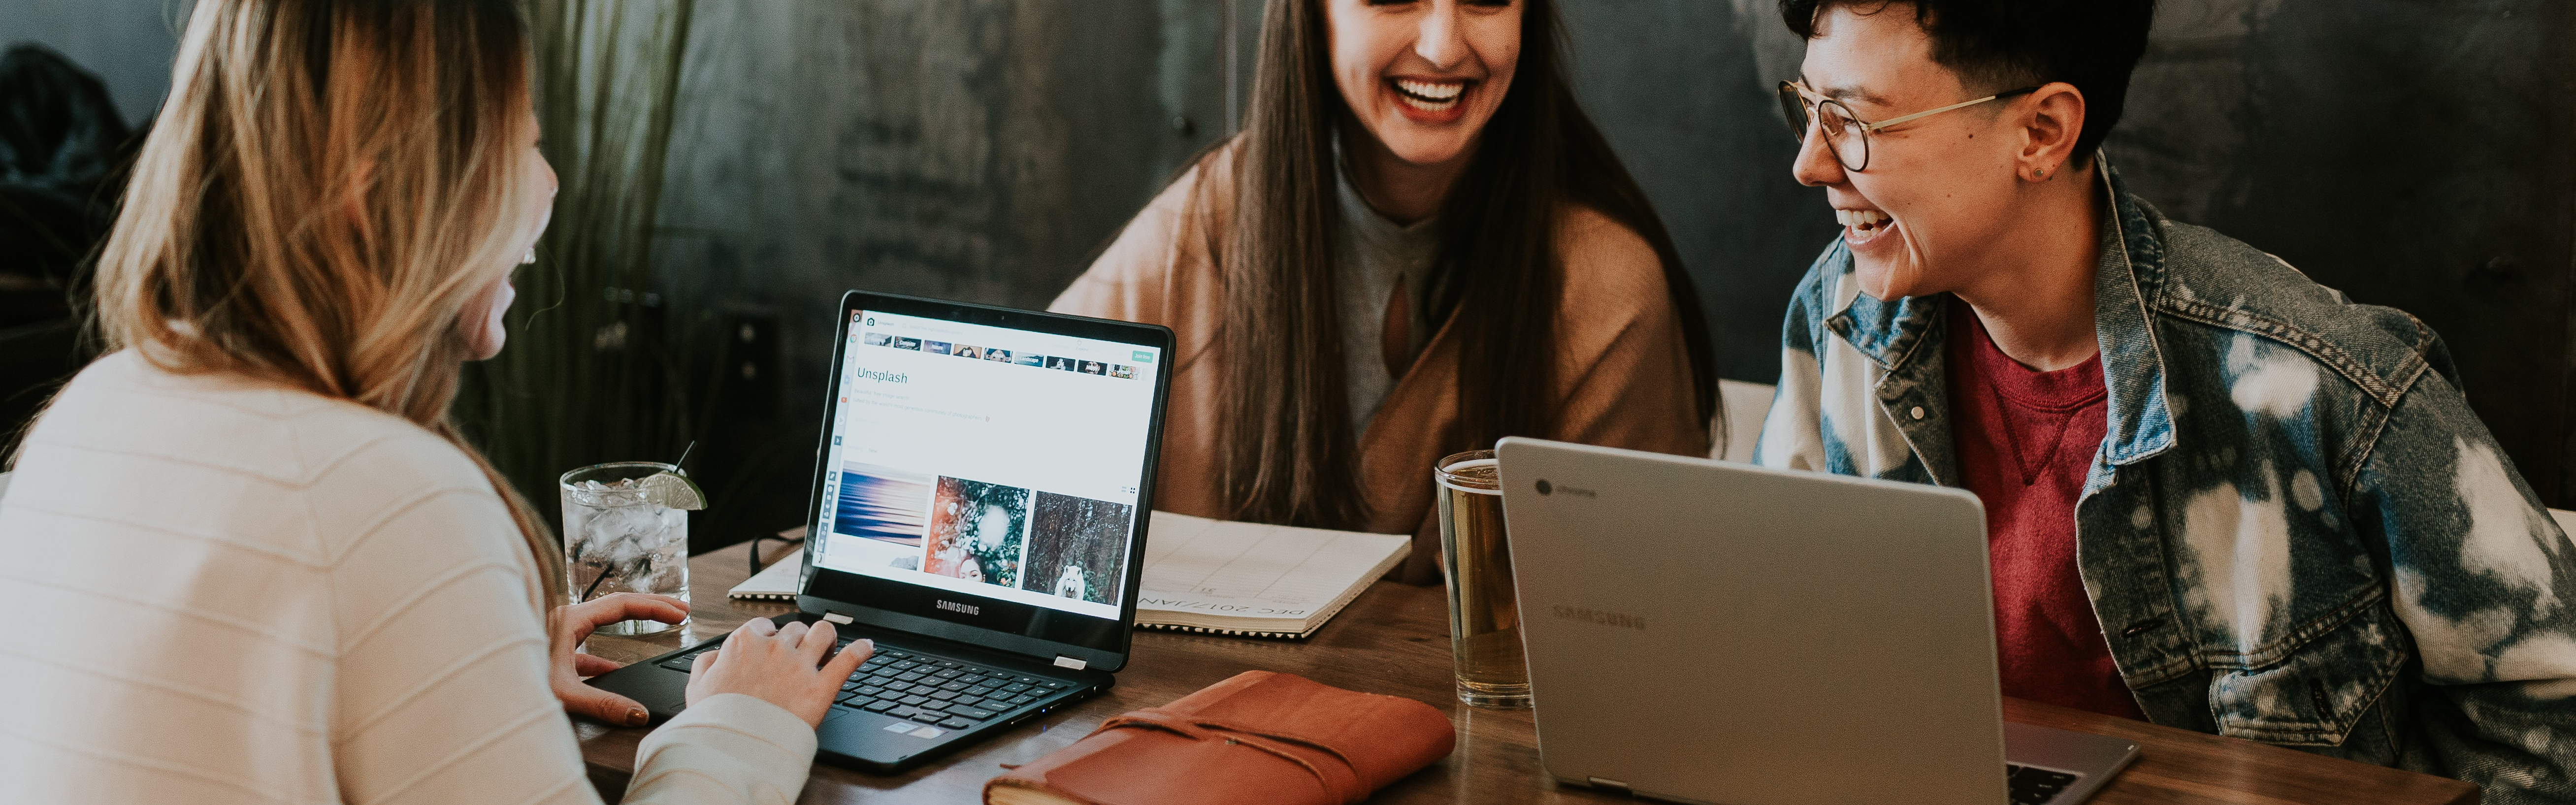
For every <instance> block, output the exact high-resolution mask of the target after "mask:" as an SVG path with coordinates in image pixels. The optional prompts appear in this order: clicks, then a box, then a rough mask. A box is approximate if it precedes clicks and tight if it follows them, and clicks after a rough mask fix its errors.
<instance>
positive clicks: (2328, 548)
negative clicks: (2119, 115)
mask: <svg viewBox="0 0 2576 805" xmlns="http://www.w3.org/2000/svg"><path fill="white" fill-rule="evenodd" d="M2098 164H2101V165H2102V166H2103V170H2102V172H2101V175H2102V176H2103V182H2104V189H2105V191H2106V192H2107V193H2108V195H2109V198H2110V199H2111V205H2112V214H2110V215H2107V216H2106V217H2105V221H2104V227H2103V228H2104V230H2105V231H2104V232H2103V233H2102V247H2101V255H2102V256H2101V260H2100V262H2099V263H2098V265H2097V266H2096V267H2095V269H2094V271H2095V279H2094V286H2095V287H2094V296H2095V300H2094V317H2095V324H2096V328H2097V330H2098V332H2099V338H2100V341H2101V349H2102V367H2103V372H2104V374H2105V376H2106V377H2105V379H2106V385H2107V387H2108V390H2109V402H2108V405H2107V406H2106V407H2107V408H2108V415H2109V417H2110V423H2109V428H2108V431H2107V434H2106V435H2105V436H2104V438H2103V440H2102V444H2101V447H2100V448H2099V449H2098V450H2096V451H2095V452H2094V454H2093V463H2092V468H2091V471H2090V473H2089V474H2088V475H2087V476H2086V478H2085V481H2084V487H2083V492H2082V493H2081V496H2080V497H2079V498H2078V503H2077V505H2076V514H2075V526H2076V527H2075V531H2076V536H2075V547H2076V556H2077V564H2078V566H2079V570H2080V573H2081V575H2082V577H2083V580H2084V589H2085V592H2086V593H2088V594H2089V596H2090V597H2091V599H2092V602H2093V611H2094V614H2095V615H2097V616H2098V617H2099V618H2100V620H2101V623H2102V625H2103V635H2104V639H2105V640H2106V641H2107V642H2108V643H2109V645H2110V649H2111V655H2112V657H2113V658H2114V659H2115V661H2116V662H2117V663H2118V665H2119V669H2120V675H2121V677H2122V679H2123V680H2125V681H2126V682H2127V684H2128V686H2129V688H2130V690H2131V691H2132V692H2133V693H2135V695H2136V696H2137V700H2138V705H2139V707H2140V708H2141V709H2143V710H2144V711H2145V712H2146V714H2147V717H2148V718H2149V719H2151V720H2153V721H2154V722H2156V723H2158V724H2165V725H2170V726H2175V727H2183V728H2187V729H2195V730H2200V731H2202V732H2212V733H2217V734H2220V735H2228V736H2233V737H2238V738H2247V739H2252V740H2256V741H2262V742H2266V743H2272V744H2279V745H2283V746H2291V747H2297V748H2300V749H2304V750H2307V751H2311V752H2316V753H2319V754H2325V755H2333V756H2337V757H2344V758H2350V759H2353V760H2359V761H2364V762H2368V763H2376V764H2382V765H2389V766H2398V767H2402V768H2407V769H2413V770H2417V771H2424V772H2429V773H2433V774H2440V775H2444V776H2450V777H2457V778H2460V779H2463V780H2467V781H2469V782H2472V783H2476V784H2478V785H2481V786H2484V787H2486V790H2487V794H2486V802H2488V803H2490V804H2491V805H2493V804H2495V803H2526V802H2565V801H2571V800H2576V780H2571V774H2576V699H2572V698H2570V697H2571V696H2576V546H2571V545H2570V543H2569V542H2568V539H2567V536H2566V534H2565V533H2563V532H2562V531H2560V530H2559V526H2558V525H2557V523H2556V522H2555V521H2554V520H2552V519H2551V517H2550V515H2549V514H2548V512H2547V510H2546V509H2544V508H2543V507H2542V506H2541V505H2540V503H2539V500H2538V498H2537V497H2536V496H2535V495H2533V493H2532V491H2531V488H2530V487H2529V486H2528V485H2526V484H2525V483H2524V482H2523V480H2522V477H2521V476H2520V475H2519V474H2518V473H2516V472H2515V471H2514V469H2513V467H2512V465H2511V463H2510V462H2509V461H2508V460H2507V459H2506V458H2505V456H2504V453H2503V451H2502V450H2499V449H2497V447H2496V443H2495V440H2494V438H2493V437H2492V436H2490V435H2489V434H2488V433H2487V429H2486V427H2485V426H2484V425H2483V424H2481V423H2480V422H2479V421H2478V418H2477V416H2476V415H2474V414H2472V413H2470V411H2469V407H2468V404H2467V402H2466V399H2465V398H2464V397H2463V396H2462V394H2461V390H2460V385H2459V377H2458V374H2457V372H2456V371H2455V370H2454V369H2453V367H2452V365H2451V360H2450V356H2449V353H2448V352H2447V351H2446V350H2445V349H2444V347H2443V346H2442V342H2441V340H2440V338H2438V337H2436V336H2435V335H2434V334H2433V331H2432V330H2431V329H2429V328H2427V327H2425V325H2424V323H2423V322H2421V321H2417V320H2416V319H2415V317H2413V316H2410V315H2407V314H2406V313H2404V312H2401V311H2398V310H2394V309H2391V308H2385V307H2375V306H2370V305H2358V304H2353V303H2352V302H2351V301H2350V300H2348V299H2346V298H2344V296H2343V295H2342V294H2341V293H2339V292H2336V291H2334V290H2332V289H2328V288H2325V287H2323V286H2320V285H2318V284H2316V283H2314V282H2310V281H2309V280H2308V279H2307V277H2305V276H2303V275H2301V274H2300V273H2299V272H2298V271H2297V270H2295V269H2293V268H2291V267H2290V266H2289V264H2287V263H2285V262H2283V261H2281V260H2280V259H2279V258H2276V257H2273V256H2271V255H2268V254H2265V253H2263V252H2261V251H2257V250H2255V249H2254V248H2252V247H2250V246H2247V245H2245V244H2243V243H2240V242H2237V241H2235V240H2233V239H2230V238H2228V237H2226V236H2224V235H2220V234H2218V233H2217V232H2213V231H2211V230H2209V229H2206V228H2202V227H2198V226H2192V225H2189V224H2181V223H2175V222H2172V221H2168V220H2166V219H2165V218H2164V216H2163V215H2161V214H2159V213H2157V212H2156V210H2155V208H2153V207H2150V206H2148V205H2147V203H2146V202H2144V201H2142V200H2139V199H2138V198H2136V197H2134V196H2131V195H2129V194H2128V192H2127V190H2126V189H2125V187H2124V185H2123V184H2122V183H2121V181H2120V179H2119V177H2118V176H2117V175H2116V174H2114V173H2113V172H2112V171H2111V170H2110V167H2109V164H2108V163H2107V162H2101V163H2098ZM1945 302H1946V300H1944V299H1942V298H1940V297H1937V296H1934V297H1918V298H1908V299H1898V300H1893V301H1882V300H1879V299H1875V298H1871V297H1870V296H1868V295H1867V294H1864V293H1862V292H1861V290H1860V287H1859V282H1858V281H1857V280H1856V278H1855V277H1854V275H1853V273H1852V259H1851V254H1850V252H1848V251H1846V250H1845V249H1844V247H1843V245H1842V244H1841V242H1840V241H1839V240H1837V241H1836V242H1835V243H1834V244H1833V245H1832V246H1830V247H1828V248H1827V249H1826V250H1825V252H1824V255H1823V256H1821V257H1819V258H1817V260H1816V262H1815V265H1814V266H1813V267H1811V268H1810V269H1809V270H1808V272H1807V276H1806V278H1805V279H1804V280H1802V281H1801V282H1800V283H1799V285H1798V290H1797V295H1796V297H1795V298H1794V299H1792V300H1791V302H1790V307H1789V314H1788V317H1787V321H1786V323H1785V324H1784V325H1783V327H1782V331H1781V341H1782V343H1781V360H1780V363H1781V366H1780V369H1781V371H1780V385H1779V390H1778V391H1777V393H1776V396H1775V397H1774V399H1773V402H1772V406H1771V412H1770V415H1769V418H1768V419H1766V420H1765V421H1764V423H1763V427H1762V438H1761V441H1760V442H1759V444H1758V445H1757V447H1756V449H1755V458H1754V460H1755V461H1756V462H1758V463H1760V464H1763V465H1766V466H1771V467H1781V468H1792V469H1806V470H1817V471H1823V472H1833V473H1840V474H1845V475H1860V476H1868V477H1875V478H1886V479H1892V480H1899V481H1911V482H1916V483H1933V484H1947V485H1954V486H1955V485H1957V484H1958V483H1959V476H1958V472H1957V469H1956V466H1955V464H1954V461H1953V458H1952V455H1953V452H1952V447H1951V435H1950V434H1951V430H1950V419H1949V417H1950V412H1949V402H1948V401H1949V394H1948V388H1949V384H1948V381H1947V379H1946V376H1945V368H1944V367H1943V365H1942V363H1943V359H1942V356H1943V354H1944V352H1943V349H1942V339H1943V338H1945V337H1947V335H1948V333H1947V328H1946V326H1945V318H1946V317H1944V316H1943V315H1941V312H1942V310H1943V309H1944V307H1945V305H1944V303H1945Z"/></svg>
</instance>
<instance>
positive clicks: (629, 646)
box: [574, 543, 2478, 805]
mask: <svg viewBox="0 0 2576 805" xmlns="http://www.w3.org/2000/svg"><path fill="white" fill-rule="evenodd" d="M749 550H750V549H749V548H748V547H746V546H742V545H736V546H734V547H731V548H725V549H721V550H717V551H712V552H709V553H707V554H705V555H702V556H699V557H697V558H695V559H691V560H690V562H689V572H690V575H689V590H690V600H691V601H692V602H694V606H695V608H694V619H693V620H692V621H691V622H690V623H689V625H688V626H686V627H684V628H681V629H675V630H671V631H669V632H664V633H662V634H659V635H653V636H650V637H640V638H635V637H613V636H606V635H602V636H596V637H592V638H591V639H590V651H591V653H593V654H597V655H600V656H603V657H608V658H610V659H614V660H617V661H618V662H634V661H636V660H640V659H644V658H646V657H650V656H653V655H656V654H660V653H662V652H665V651H669V650H671V649H674V648H678V647H679V646H680V645H682V644H683V643H684V642H696V641H699V640H704V639H707V638H709V637H715V636H718V635H722V634H724V633H726V632H728V631H731V630H732V629H733V628H734V627H736V626H739V625H741V624H742V623H743V621H745V620H748V619H750V618H754V617H767V616H770V615H777V614H780V613H784V612H787V611H788V610H789V609H791V608H792V606H791V605H789V604H787V603H784V602H778V603H769V602H750V601H741V602H737V601H729V600H727V599H726V598H725V590H727V589H729V588H731V587H732V586H733V585H735V584H737V583H739V582H741V581H742V580H743V578H744V577H745V576H746V575H748V570H749V569H748V568H747V567H746V566H745V554H746V553H747V552H748V551H749ZM771 550H772V552H774V553H776V554H779V555H782V556H784V555H788V554H789V552H790V550H791V549H790V548H784V547H777V546H776V545H775V543H772V548H771ZM1448 630H1449V622H1448V612H1447V602H1446V601H1445V600H1443V597H1442V594H1441V591H1440V589H1439V588H1437V587H1431V588H1423V587H1412V586H1407V585H1403V584H1397V583H1393V582H1380V583H1379V584H1377V585H1376V586H1375V587H1372V588H1370V589H1369V590H1368V591H1367V592H1366V593H1363V594H1361V596H1360V598H1359V600H1357V601H1354V602H1352V604H1351V606H1350V608H1349V609H1346V610H1344V611H1343V612H1342V614H1341V615H1340V616H1338V617H1336V618H1334V620H1333V622H1332V623H1330V624H1328V625H1326V626H1325V627H1324V629H1323V630H1322V631H1320V632H1318V633H1316V635H1315V636H1314V637H1313V638H1311V639H1308V640H1305V641H1299V642H1291V641H1276V640H1259V639H1248V638H1229V637H1217V636H1211V635H1194V634H1175V633H1168V632H1158V631H1152V630H1144V631H1139V632H1138V633H1137V635H1136V644H1135V650H1134V655H1133V656H1132V657H1131V659H1130V660H1129V663H1128V665H1127V670H1125V671H1123V672H1120V673H1119V674H1118V685H1117V686H1116V687H1114V688H1111V689H1110V690H1109V692H1108V693H1106V694H1103V695H1101V696H1098V697H1095V698H1093V699H1091V700H1089V701H1085V702H1082V703H1080V704H1077V705H1075V706H1073V707H1072V708H1070V709H1067V710H1063V711H1059V712H1057V713H1054V714H1052V715H1049V716H1046V717H1043V718H1040V719H1037V720H1033V721H1030V722H1028V723H1026V724H1023V725H1021V726H1020V727H1018V728H1017V729H1015V730H1013V731H1012V732H1010V733H1008V734H1006V735H1003V736H1001V737H998V738H994V739H990V740H987V741H985V742H983V743H981V744H977V745H974V746H971V747H968V748H967V749H965V750H964V751H962V752H960V753H958V754H956V755H951V756H949V757H947V758H945V759H943V760H941V761H937V762H933V763H932V764H930V765H928V766H924V767H922V768H919V769H915V770H913V771H912V772H911V773H909V774H904V775H900V776H894V777H879V776H874V775H869V774H862V773H859V772H855V771H851V770H848V769H843V768H839V767H835V766H825V765H820V764H817V765H816V766H815V767H814V774H813V776H812V778H811V779H809V780H808V781H807V782H806V784H805V792H804V797H803V799H802V801H803V802H808V803H845V802H947V803H972V802H980V801H981V799H980V796H981V793H980V792H981V791H982V790H983V785H984V781H985V780H988V779H991V778H992V777H993V776H995V775H998V774H1000V773H1002V765H1001V764H1005V763H1009V764H1018V763H1025V762H1028V761H1030V760H1034V759H1036V758H1038V757H1040V756H1043V755H1045V754H1047V753H1049V752H1053V751H1055V750H1057V749H1059V748H1062V747H1063V746H1064V745H1066V744H1069V743H1072V742H1073V741H1074V740H1075V739H1078V738H1081V737H1082V736H1083V735H1084V734H1085V733H1088V732H1090V731H1091V729H1092V728H1093V727H1095V726H1097V725H1099V723H1100V722H1101V720H1102V719H1105V718H1108V717H1110V716H1113V715H1117V714H1119V713H1123V712H1126V711H1128V710H1134V709H1137V708H1142V707H1151V706H1154V705H1158V704H1162V703H1165V702H1169V701H1171V700H1173V699H1177V698H1180V697H1181V696H1182V695H1184V694H1187V693H1189V692H1191V691H1194V690H1197V689H1199V688H1201V687H1204V686H1207V685H1209V684H1213V683H1215V682H1218V681H1220V680H1223V679H1225V678H1226V677H1230V676H1233V675H1235V674H1236V673H1239V672H1242V671H1245V670H1248V669H1253V668H1261V669H1267V670H1272V671H1284V672H1288V673H1295V674H1300V675H1303V676H1306V677H1308V678H1311V679H1314V680H1316V681H1318V682H1322V683H1325V684H1328V685H1337V686H1341V687H1345V688H1350V689H1352V690H1361V691H1369V692H1373V693H1387V694H1393V695H1397V696H1407V697H1411V698H1414V699H1418V700H1421V701H1423V702H1428V703H1430V704H1431V705H1432V706H1433V707H1438V708H1440V709H1441V710H1443V711H1446V712H1448V713H1449V715H1450V719H1451V721H1452V722H1453V723H1455V724H1456V725H1457V726H1458V749H1457V751H1456V752H1453V753H1451V754H1450V755H1449V757H1448V759H1446V760H1443V761H1441V762H1440V763H1439V764H1438V765H1435V766H1432V767H1431V768H1428V769H1425V770H1423V771H1422V772H1420V773H1418V774H1415V775H1413V776H1412V777H1408V778H1406V779H1405V780H1403V781H1402V782H1399V783H1397V784H1395V785H1394V786H1391V787H1389V788H1387V789H1386V790H1384V791H1381V792H1379V793H1378V795H1377V796H1376V797H1375V798H1374V799H1372V800H1371V801H1372V802H1380V803H1402V802H1476V803H1487V802H1497V803H1499V802H1619V801H1628V800H1629V799H1630V798H1629V797H1628V796H1626V795H1624V794H1610V793H1604V792H1598V791H1594V790H1591V789H1588V788H1582V787H1574V786H1558V785H1556V784H1555V783H1554V782H1552V781H1550V780H1549V779H1548V778H1547V776H1546V775H1545V774H1543V773H1542V772H1541V771H1540V768H1539V762H1538V745H1537V741H1536V737H1535V735H1534V728H1533V725H1532V722H1531V721H1530V714H1529V712H1528V711H1518V712H1496V711H1488V710H1477V709H1473V708H1469V707H1466V706H1463V705H1460V704H1458V702H1457V699H1456V698H1455V697H1454V696H1453V695H1452V693H1451V688H1450V677H1449V662H1450V659H1449V645H1448V643H1449V640H1448ZM2004 718H2006V719H2009V720H2012V721H2018V722H2022V723H2027V724H2042V725H2047V726H2051V727H2060V728H2064V729H2073V730H2083V731H2086V732H2094V733H2100V734H2103V735H2115V736H2119V737H2122V738H2127V739H2130V740H2134V741H2137V742H2138V745H2139V746H2140V748H2141V750H2142V754H2141V756H2140V758H2139V759H2138V761H2137V763H2136V764H2135V765H2132V766H2131V767H2130V768H2129V769H2128V770H2127V771H2125V772H2122V773H2121V774H2120V776H2119V777H2117V778H2114V779H2113V780H2112V781H2111V784H2110V785H2109V786H2106V787H2104V788H2103V789H2102V791H2101V793H2099V794H2097V795H2095V797H2094V798H2093V799H2092V800H2090V802H2092V803H2098V804H2099V805H2146V804H2147V803H2155V804H2156V805H2183V804H2184V803H2248V804H2249V805H2250V804H2252V803H2261V804H2262V805H2291V804H2292V803H2349V802H2374V803H2391V804H2392V805H2397V804H2402V803H2427V805H2431V804H2433V803H2458V804H2459V805H2475V803H2476V802H2477V801H2478V791H2477V788H2476V787H2474V786H2471V785H2469V784H2467V783H2463V782H2459V781H2457V780H2448V779H2443V778H2439V777H2430V776H2426V775H2421V774H2415V773H2412V772H2405V771H2399V770H2396V769H2388V768H2381V767H2378V766H2371V765H2366V764H2362V763H2355V762H2352V761H2347V760H2337V759H2334V758H2328V757H2322V756H2318V755H2311V754H2308V753H2305V752H2299V751H2295V750H2291V749H2283V748H2280V747H2274V746H2267V745H2264V744H2258V743H2253V742H2250V741H2242V740H2237V739H2233V738H2221V737H2217V736H2214V735H2203V734H2200V733H2195V732H2187V731H2184V730H2178V729H2172V728H2167V727H2159V726H2155V725H2153V724H2147V723H2144V722H2138V721H2130V720H2127V719H2120V718H2112V717H2110V716H2102V715H2095V714H2092V713H2087V712H2082V711H2077V710H2068V709H2065V708H2062V707H2054V706H2051V705H2045V704H2040V703H2037V702H2029V701H2023V700H2019V699H2006V700H2005V701H2004ZM574 724H575V727H576V729H577V730H578V731H579V733H580V735H581V745H582V755H583V757H584V758H585V759H586V760H588V761H589V763H590V771H591V779H592V781H593V782H594V783H596V784H597V785H598V786H599V787H600V792H601V794H602V795H603V796H605V797H606V798H607V799H608V800H609V801H610V802H615V801H617V799H618V797H619V796H620V795H622V794H623V792H624V791H625V789H626V780H627V775H628V774H629V773H630V772H631V771H632V769H633V768H634V762H635V745H636V742H637V741H639V740H641V739H642V738H643V736H644V731H643V730H637V729H625V728H617V727H610V726H607V725H605V724H602V723H600V722H595V721H590V720H588V719H575V720H574Z"/></svg>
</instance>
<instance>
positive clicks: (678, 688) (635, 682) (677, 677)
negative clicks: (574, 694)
mask: <svg viewBox="0 0 2576 805" xmlns="http://www.w3.org/2000/svg"><path fill="white" fill-rule="evenodd" d="M590 684H591V686H592V687H595V688H599V689H600V690H605V691H608V692H610V693H615V694H617V695H620V696H624V697H626V698H629V699H634V700H635V701H636V703H637V704H641V705H644V709H646V710H649V711H651V712H652V713H653V722H654V723H656V724H659V723H661V722H663V721H668V720H670V718H671V717H672V716H676V715H679V714H680V710H681V709H682V708H685V707H687V706H688V702H689V675H688V674H686V673H682V672H679V671H673V670H671V669H668V668H661V667H657V666H653V665H649V664H646V663H640V662H639V663H636V664H633V665H629V666H626V667H624V668H619V669H617V670H615V671H610V672H608V673H606V674H602V675H600V676H598V677H594V678H592V679H591V680H590Z"/></svg>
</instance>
